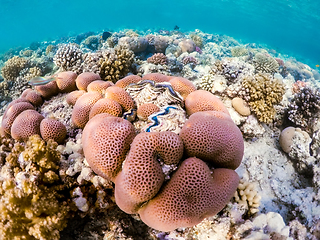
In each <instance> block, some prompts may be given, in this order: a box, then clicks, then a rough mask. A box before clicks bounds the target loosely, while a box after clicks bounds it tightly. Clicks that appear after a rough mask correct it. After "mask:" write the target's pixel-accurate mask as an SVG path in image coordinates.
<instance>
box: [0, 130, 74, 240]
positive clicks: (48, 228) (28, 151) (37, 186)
mask: <svg viewBox="0 0 320 240" xmlns="http://www.w3.org/2000/svg"><path fill="white" fill-rule="evenodd" d="M56 147H57V144H56V143H54V142H53V141H49V142H48V143H47V144H46V143H45V142H44V141H43V140H41V139H40V137H39V136H36V135H35V136H32V137H31V138H30V139H29V141H28V142H27V144H26V147H25V150H24V149H23V148H24V147H23V146H21V145H19V144H17V145H16V146H15V148H14V150H13V151H12V153H11V154H9V156H8V157H7V158H6V160H7V163H6V164H5V166H4V167H3V168H2V170H1V171H2V172H4V171H8V172H9V175H8V176H10V177H8V178H5V179H1V180H0V182H1V184H0V209H1V211H0V215H1V218H0V235H1V237H2V238H3V239H57V240H58V239H60V231H61V230H62V229H63V228H65V227H66V225H67V219H68V217H70V216H71V215H70V213H71V212H70V211H71V207H70V200H68V199H67V198H65V197H64V196H63V194H62V191H63V190H64V189H65V187H64V186H63V183H62V181H61V180H60V178H59V175H58V168H59V167H58V162H59V160H60V154H59V153H58V152H57V151H56ZM23 150H24V151H23Z"/></svg>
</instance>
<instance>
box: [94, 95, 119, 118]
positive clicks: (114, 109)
mask: <svg viewBox="0 0 320 240" xmlns="http://www.w3.org/2000/svg"><path fill="white" fill-rule="evenodd" d="M99 113H109V114H110V115H113V116H115V117H121V116H122V107H121V105H120V104H119V103H118V102H116V101H114V100H112V99H109V98H102V99H100V100H98V101H97V102H96V103H95V104H94V105H93V107H92V108H91V110H90V113H89V119H91V118H93V117H94V116H95V115H97V114H99Z"/></svg>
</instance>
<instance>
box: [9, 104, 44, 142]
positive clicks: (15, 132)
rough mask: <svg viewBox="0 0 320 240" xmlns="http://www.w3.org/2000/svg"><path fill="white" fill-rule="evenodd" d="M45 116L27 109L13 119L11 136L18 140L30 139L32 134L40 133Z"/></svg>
mask: <svg viewBox="0 0 320 240" xmlns="http://www.w3.org/2000/svg"><path fill="white" fill-rule="evenodd" d="M43 119H44V117H43V116H42V115H41V114H40V113H38V112H37V111H35V110H25V111H23V112H22V113H20V114H19V115H18V116H17V118H16V119H15V120H14V121H13V123H12V127H11V136H12V138H14V139H15V140H17V141H20V142H22V141H24V142H26V141H28V139H29V137H31V136H32V135H36V134H37V135H40V123H41V121H42V120H43Z"/></svg>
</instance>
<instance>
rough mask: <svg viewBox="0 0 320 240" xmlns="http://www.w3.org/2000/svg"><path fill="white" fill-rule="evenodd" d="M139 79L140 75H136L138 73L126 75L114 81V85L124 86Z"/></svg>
mask: <svg viewBox="0 0 320 240" xmlns="http://www.w3.org/2000/svg"><path fill="white" fill-rule="evenodd" d="M139 81H141V77H140V76H138V75H129V76H126V77H124V78H122V79H120V80H119V81H118V82H116V84H115V85H116V86H117V87H121V88H125V87H126V86H128V85H129V84H130V83H138V82H139Z"/></svg>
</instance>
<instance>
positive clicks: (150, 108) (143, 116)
mask: <svg viewBox="0 0 320 240" xmlns="http://www.w3.org/2000/svg"><path fill="white" fill-rule="evenodd" d="M159 111H160V108H159V107H158V106H157V105H155V104H153V103H145V104H142V105H140V106H139V107H138V109H137V116H138V118H139V119H140V120H142V121H146V120H147V119H148V117H149V116H150V115H151V114H153V113H156V112H159Z"/></svg>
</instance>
